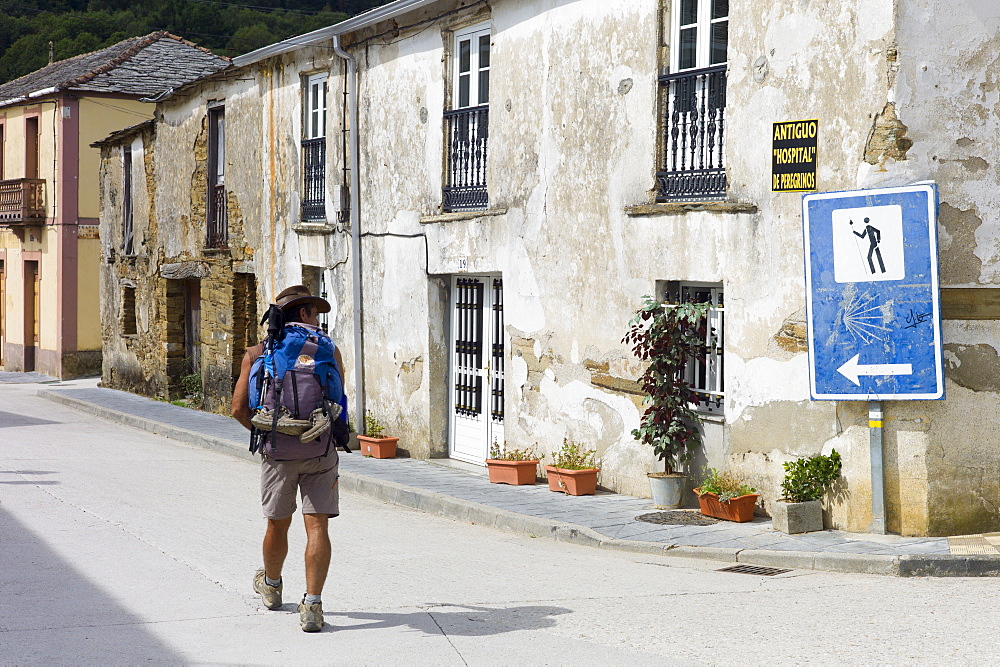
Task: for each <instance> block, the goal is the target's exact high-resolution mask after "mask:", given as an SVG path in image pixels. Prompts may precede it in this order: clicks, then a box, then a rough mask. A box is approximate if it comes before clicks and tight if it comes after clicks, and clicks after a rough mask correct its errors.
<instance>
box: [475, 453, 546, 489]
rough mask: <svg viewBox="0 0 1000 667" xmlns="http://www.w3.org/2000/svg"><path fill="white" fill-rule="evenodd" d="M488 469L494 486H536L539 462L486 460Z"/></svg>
mask: <svg viewBox="0 0 1000 667" xmlns="http://www.w3.org/2000/svg"><path fill="white" fill-rule="evenodd" d="M486 467H487V469H488V470H489V471H490V482H491V483H492V484H512V485H514V486H519V485H521V484H534V483H535V477H536V475H535V472H536V471H537V469H538V461H537V460H536V461H501V460H500V459H486Z"/></svg>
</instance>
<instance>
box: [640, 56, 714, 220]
mask: <svg viewBox="0 0 1000 667" xmlns="http://www.w3.org/2000/svg"><path fill="white" fill-rule="evenodd" d="M659 81H660V96H661V104H662V106H661V108H662V109H663V138H662V141H663V145H662V150H661V155H662V162H661V164H660V168H659V170H658V171H657V172H656V201H659V202H667V201H715V200H719V199H725V197H726V163H725V155H726V151H725V131H726V65H720V66H716V67H708V68H705V69H699V70H693V71H689V72H681V73H680V74H667V75H665V76H661V77H660V78H659Z"/></svg>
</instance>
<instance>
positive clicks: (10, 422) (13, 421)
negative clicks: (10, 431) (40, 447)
mask: <svg viewBox="0 0 1000 667" xmlns="http://www.w3.org/2000/svg"><path fill="white" fill-rule="evenodd" d="M62 423H63V422H57V421H53V420H51V419H42V418H41V417H30V416H28V415H19V414H16V413H14V412H3V411H2V410H0V428H7V427H13V426H41V425H43V424H62Z"/></svg>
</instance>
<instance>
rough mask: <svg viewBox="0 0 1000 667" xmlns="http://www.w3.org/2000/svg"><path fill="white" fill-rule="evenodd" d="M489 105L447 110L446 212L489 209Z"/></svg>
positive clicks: (445, 119)
mask: <svg viewBox="0 0 1000 667" xmlns="http://www.w3.org/2000/svg"><path fill="white" fill-rule="evenodd" d="M489 111H490V108H489V106H488V105H485V104H484V105H481V106H478V107H470V108H468V109H457V110H455V111H446V112H445V114H444V122H445V127H446V128H447V132H448V171H447V173H446V179H445V186H444V210H445V211H480V210H485V209H487V208H489V205H490V200H489V195H488V194H487V192H486V149H487V144H488V140H489Z"/></svg>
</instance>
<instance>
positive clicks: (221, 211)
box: [206, 106, 229, 248]
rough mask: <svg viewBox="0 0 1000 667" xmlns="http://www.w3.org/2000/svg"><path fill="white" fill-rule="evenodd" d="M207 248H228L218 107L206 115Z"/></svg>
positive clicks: (223, 119) (223, 126)
mask: <svg viewBox="0 0 1000 667" xmlns="http://www.w3.org/2000/svg"><path fill="white" fill-rule="evenodd" d="M206 208H207V209H208V210H207V211H206V213H207V218H208V220H207V223H208V224H207V235H206V245H207V246H208V247H209V248H226V247H228V245H229V217H228V211H227V210H226V209H227V206H226V112H225V108H224V107H222V106H218V107H215V108H212V109H209V112H208V202H207V206H206Z"/></svg>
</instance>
